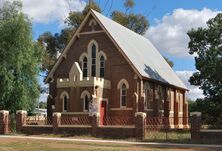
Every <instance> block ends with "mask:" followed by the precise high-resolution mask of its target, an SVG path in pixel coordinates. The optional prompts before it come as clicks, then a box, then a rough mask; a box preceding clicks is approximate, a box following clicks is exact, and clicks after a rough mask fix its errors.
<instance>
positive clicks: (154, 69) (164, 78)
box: [92, 10, 187, 89]
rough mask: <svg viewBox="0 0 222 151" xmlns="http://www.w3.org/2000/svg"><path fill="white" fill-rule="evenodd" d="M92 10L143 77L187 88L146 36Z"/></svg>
mask: <svg viewBox="0 0 222 151" xmlns="http://www.w3.org/2000/svg"><path fill="white" fill-rule="evenodd" d="M92 12H93V14H95V16H96V17H97V19H98V20H99V21H100V22H101V23H102V25H103V26H104V27H105V28H106V30H107V32H108V33H109V34H110V35H111V36H112V38H113V39H114V40H115V42H116V43H117V44H118V46H119V47H120V48H121V50H122V51H123V52H124V53H125V54H126V56H127V57H128V58H129V60H130V61H131V62H132V63H133V65H134V66H135V67H136V69H137V70H138V71H139V73H140V74H141V75H142V76H143V77H147V78H150V79H154V80H158V81H161V82H164V83H168V84H171V85H174V86H176V87H180V88H183V89H187V88H186V86H185V85H184V83H183V82H182V81H181V80H180V79H179V77H178V76H177V75H176V73H175V72H174V71H173V70H172V68H171V67H170V66H169V64H168V63H167V62H166V61H165V59H164V58H163V57H162V56H161V54H160V53H159V51H158V50H157V49H156V48H155V47H154V46H153V44H152V43H151V42H150V41H149V40H148V39H147V38H145V37H143V36H141V35H139V34H137V33H135V32H133V31H131V30H129V29H128V28H126V27H124V26H122V25H120V24H118V23H116V22H114V21H113V20H111V19H109V18H107V17H105V16H103V15H102V14H100V13H98V12H96V11H94V10H92Z"/></svg>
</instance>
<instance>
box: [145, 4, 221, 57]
mask: <svg viewBox="0 0 222 151" xmlns="http://www.w3.org/2000/svg"><path fill="white" fill-rule="evenodd" d="M217 13H219V11H214V10H211V9H207V8H203V9H202V10H195V9H193V10H185V9H182V8H179V9H175V10H174V11H173V13H172V14H166V15H165V16H163V18H162V19H161V20H156V25H154V26H151V27H150V28H149V30H148V31H147V33H146V35H145V36H146V37H147V38H149V39H150V40H151V42H152V43H153V44H154V45H155V46H156V47H157V48H158V49H159V50H160V51H164V52H167V53H168V54H170V55H174V56H179V57H188V56H190V55H189V53H188V48H187V47H188V42H189V37H188V36H187V32H188V30H190V29H192V28H198V27H206V22H207V21H208V20H209V19H210V18H213V17H215V16H216V15H217Z"/></svg>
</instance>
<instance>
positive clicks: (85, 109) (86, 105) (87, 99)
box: [84, 95, 89, 112]
mask: <svg viewBox="0 0 222 151" xmlns="http://www.w3.org/2000/svg"><path fill="white" fill-rule="evenodd" d="M84 112H89V97H88V96H87V95H85V97H84Z"/></svg>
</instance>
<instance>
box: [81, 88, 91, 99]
mask: <svg viewBox="0 0 222 151" xmlns="http://www.w3.org/2000/svg"><path fill="white" fill-rule="evenodd" d="M85 95H87V96H88V97H89V98H90V93H89V91H87V90H84V91H83V92H82V93H81V95H80V98H81V99H84V97H85Z"/></svg>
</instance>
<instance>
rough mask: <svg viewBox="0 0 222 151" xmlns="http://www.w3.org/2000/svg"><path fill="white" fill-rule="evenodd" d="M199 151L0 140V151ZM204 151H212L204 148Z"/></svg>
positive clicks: (145, 146) (105, 144)
mask: <svg viewBox="0 0 222 151" xmlns="http://www.w3.org/2000/svg"><path fill="white" fill-rule="evenodd" d="M187 149H188V150H189V151H200V150H202V149H201V148H186V147H179V148H178V147H169V146H166V147H164V146H147V145H130V144H113V143H94V142H93V143H91V142H71V141H49V140H31V139H12V138H10V139H7V138H4V139H1V141H0V151H104V150H105V151H178V150H179V151H184V150H187ZM204 151H212V150H208V149H206V148H204Z"/></svg>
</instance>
